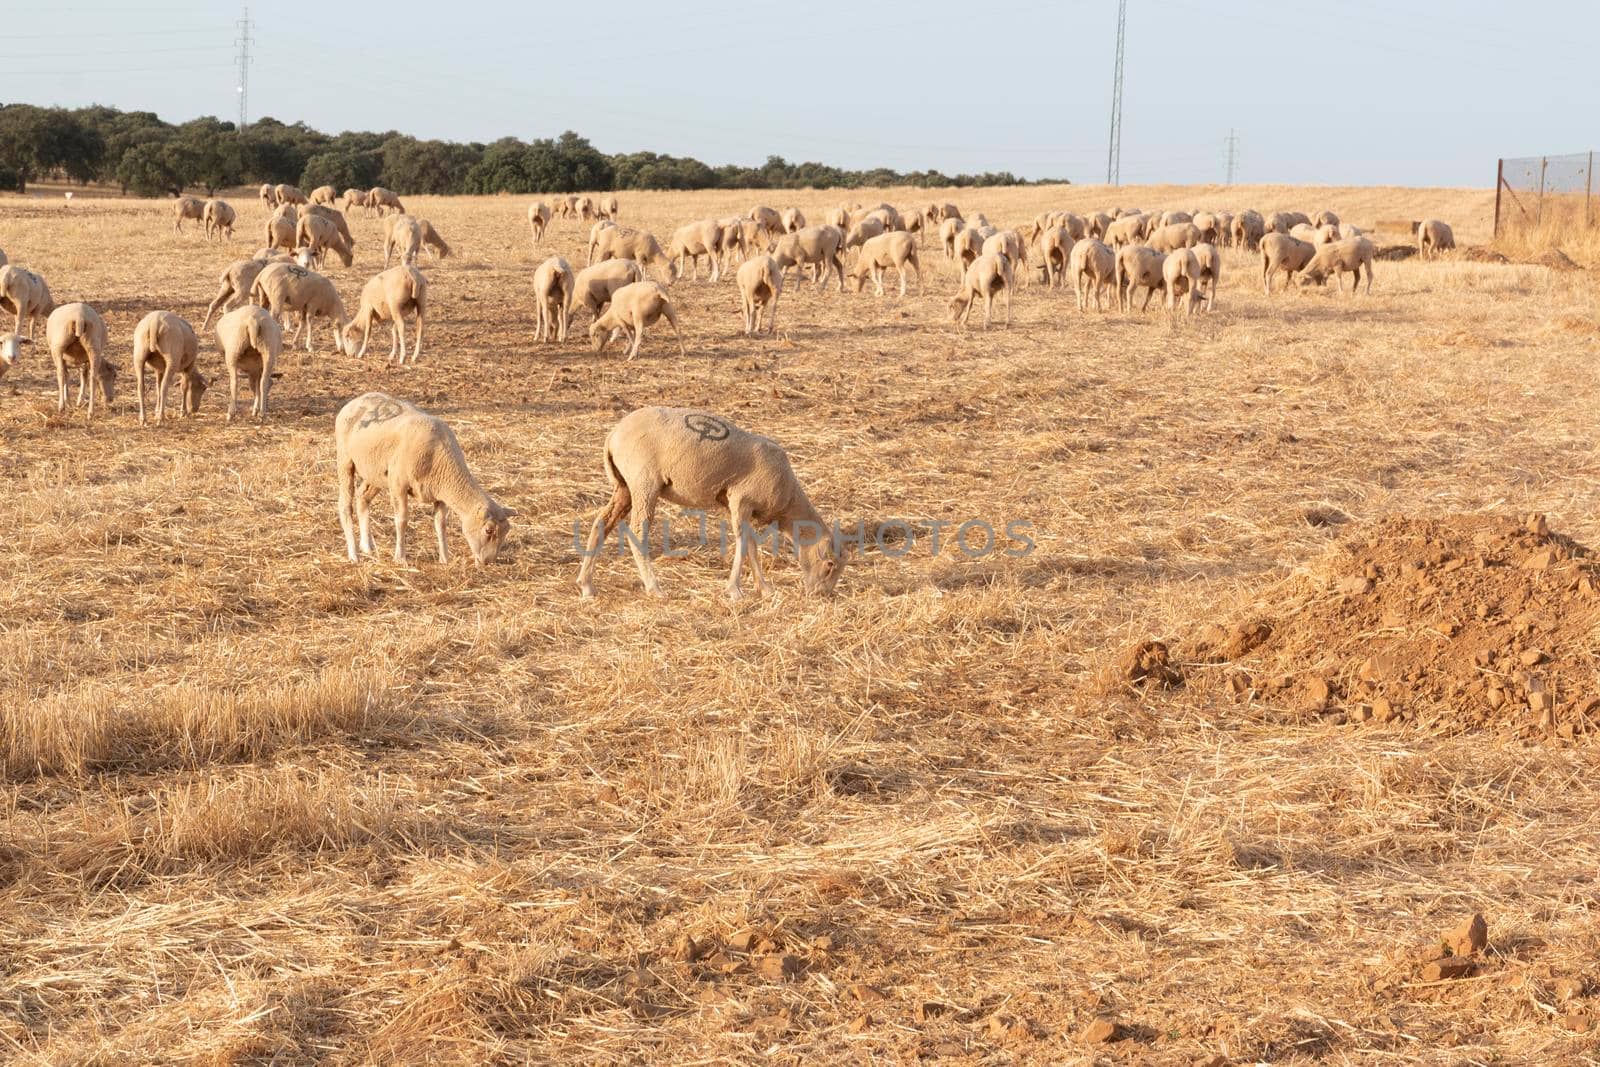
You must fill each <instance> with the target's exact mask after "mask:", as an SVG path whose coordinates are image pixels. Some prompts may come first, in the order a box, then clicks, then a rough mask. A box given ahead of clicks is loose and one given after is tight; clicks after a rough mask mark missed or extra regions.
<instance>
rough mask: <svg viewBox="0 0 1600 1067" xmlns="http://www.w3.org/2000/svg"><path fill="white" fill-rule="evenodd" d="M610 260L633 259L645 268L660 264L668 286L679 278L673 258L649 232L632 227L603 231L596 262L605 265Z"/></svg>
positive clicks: (595, 253) (596, 245)
mask: <svg viewBox="0 0 1600 1067" xmlns="http://www.w3.org/2000/svg"><path fill="white" fill-rule="evenodd" d="M608 259H631V260H633V261H634V262H635V263H638V264H639V265H640V266H643V267H649V266H650V265H651V264H655V263H659V264H660V265H661V273H662V277H663V279H664V280H665V282H666V284H668V285H671V284H672V283H673V282H674V281H676V280H677V277H678V273H677V268H676V267H675V266H674V264H673V262H672V260H671V258H670V257H668V255H667V253H666V252H665V251H664V250H663V249H662V247H661V242H660V241H657V240H656V236H655V234H653V233H651V232H650V231H649V230H636V229H634V228H633V227H632V226H613V227H611V228H609V229H606V230H602V231H601V232H600V240H599V241H598V242H596V244H595V249H594V261H595V262H596V263H603V262H604V261H606V260H608Z"/></svg>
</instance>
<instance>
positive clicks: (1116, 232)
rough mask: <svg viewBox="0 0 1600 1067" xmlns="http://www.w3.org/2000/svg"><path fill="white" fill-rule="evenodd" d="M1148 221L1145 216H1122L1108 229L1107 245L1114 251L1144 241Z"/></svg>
mask: <svg viewBox="0 0 1600 1067" xmlns="http://www.w3.org/2000/svg"><path fill="white" fill-rule="evenodd" d="M1146 221H1147V220H1146V219H1145V217H1144V216H1143V215H1124V216H1122V217H1121V218H1119V219H1117V220H1116V221H1115V222H1113V223H1112V224H1111V225H1109V226H1107V227H1106V238H1105V240H1106V244H1108V245H1110V246H1111V247H1112V248H1114V249H1120V248H1121V247H1122V246H1123V245H1131V244H1133V243H1135V242H1136V241H1142V240H1143V239H1144V226H1145V222H1146Z"/></svg>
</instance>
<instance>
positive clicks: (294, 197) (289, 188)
mask: <svg viewBox="0 0 1600 1067" xmlns="http://www.w3.org/2000/svg"><path fill="white" fill-rule="evenodd" d="M273 192H274V193H275V194H277V197H278V204H279V206H280V207H281V206H282V205H284V204H304V203H306V202H307V201H306V194H305V193H302V192H301V191H300V190H299V189H298V188H296V187H295V186H293V185H279V186H277V187H276V188H274V189H273Z"/></svg>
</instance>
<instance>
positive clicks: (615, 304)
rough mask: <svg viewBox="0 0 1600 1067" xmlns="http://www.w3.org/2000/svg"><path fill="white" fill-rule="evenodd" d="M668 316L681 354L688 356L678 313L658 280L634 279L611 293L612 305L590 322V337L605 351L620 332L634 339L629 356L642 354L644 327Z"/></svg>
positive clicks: (631, 357)
mask: <svg viewBox="0 0 1600 1067" xmlns="http://www.w3.org/2000/svg"><path fill="white" fill-rule="evenodd" d="M663 318H665V319H666V320H667V321H668V322H669V323H671V324H672V334H673V336H674V337H676V338H677V339H678V354H679V355H682V356H687V355H688V354H689V352H688V349H686V348H684V347H683V334H682V333H681V332H680V331H679V329H678V316H677V313H676V312H674V311H673V310H672V301H671V299H669V298H668V296H667V291H666V290H665V289H663V288H662V287H661V286H660V285H658V284H656V283H655V282H634V283H633V284H631V285H624V286H623V287H622V288H621V289H618V290H617V291H616V292H614V293H612V294H611V306H610V307H608V308H606V309H605V311H604V312H603V313H601V314H600V315H599V317H597V318H596V319H595V320H594V322H592V323H590V324H589V339H590V340H591V341H593V342H594V350H595V351H596V352H604V351H605V350H606V345H607V344H608V343H609V342H610V340H611V338H612V337H614V336H616V334H617V333H619V332H620V333H622V334H623V336H624V338H625V339H629V340H631V341H632V342H633V343H632V345H631V346H630V347H629V349H628V357H627V358H629V359H633V358H634V357H635V356H637V355H638V354H639V346H640V345H641V344H643V343H644V329H645V327H646V326H654V325H655V324H656V322H657V321H659V320H660V319H663Z"/></svg>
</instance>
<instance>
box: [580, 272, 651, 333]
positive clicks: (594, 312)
mask: <svg viewBox="0 0 1600 1067" xmlns="http://www.w3.org/2000/svg"><path fill="white" fill-rule="evenodd" d="M642 281H644V268H643V267H641V266H640V265H639V264H638V263H635V262H634V261H633V260H631V259H607V260H602V261H601V262H599V263H596V264H594V265H592V266H588V267H585V268H583V269H582V270H580V271H579V272H578V275H577V277H576V278H574V279H573V281H572V302H571V305H570V306H569V307H568V309H567V315H568V319H569V321H570V318H571V315H572V313H573V312H574V311H576V310H578V308H579V307H583V308H587V309H588V311H589V314H590V315H591V316H592V317H594V318H599V317H600V313H601V312H602V311H604V310H605V309H606V305H607V304H609V303H611V295H612V294H613V293H615V292H616V291H617V290H618V289H621V288H622V287H623V286H624V285H631V284H633V283H634V282H642Z"/></svg>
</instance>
